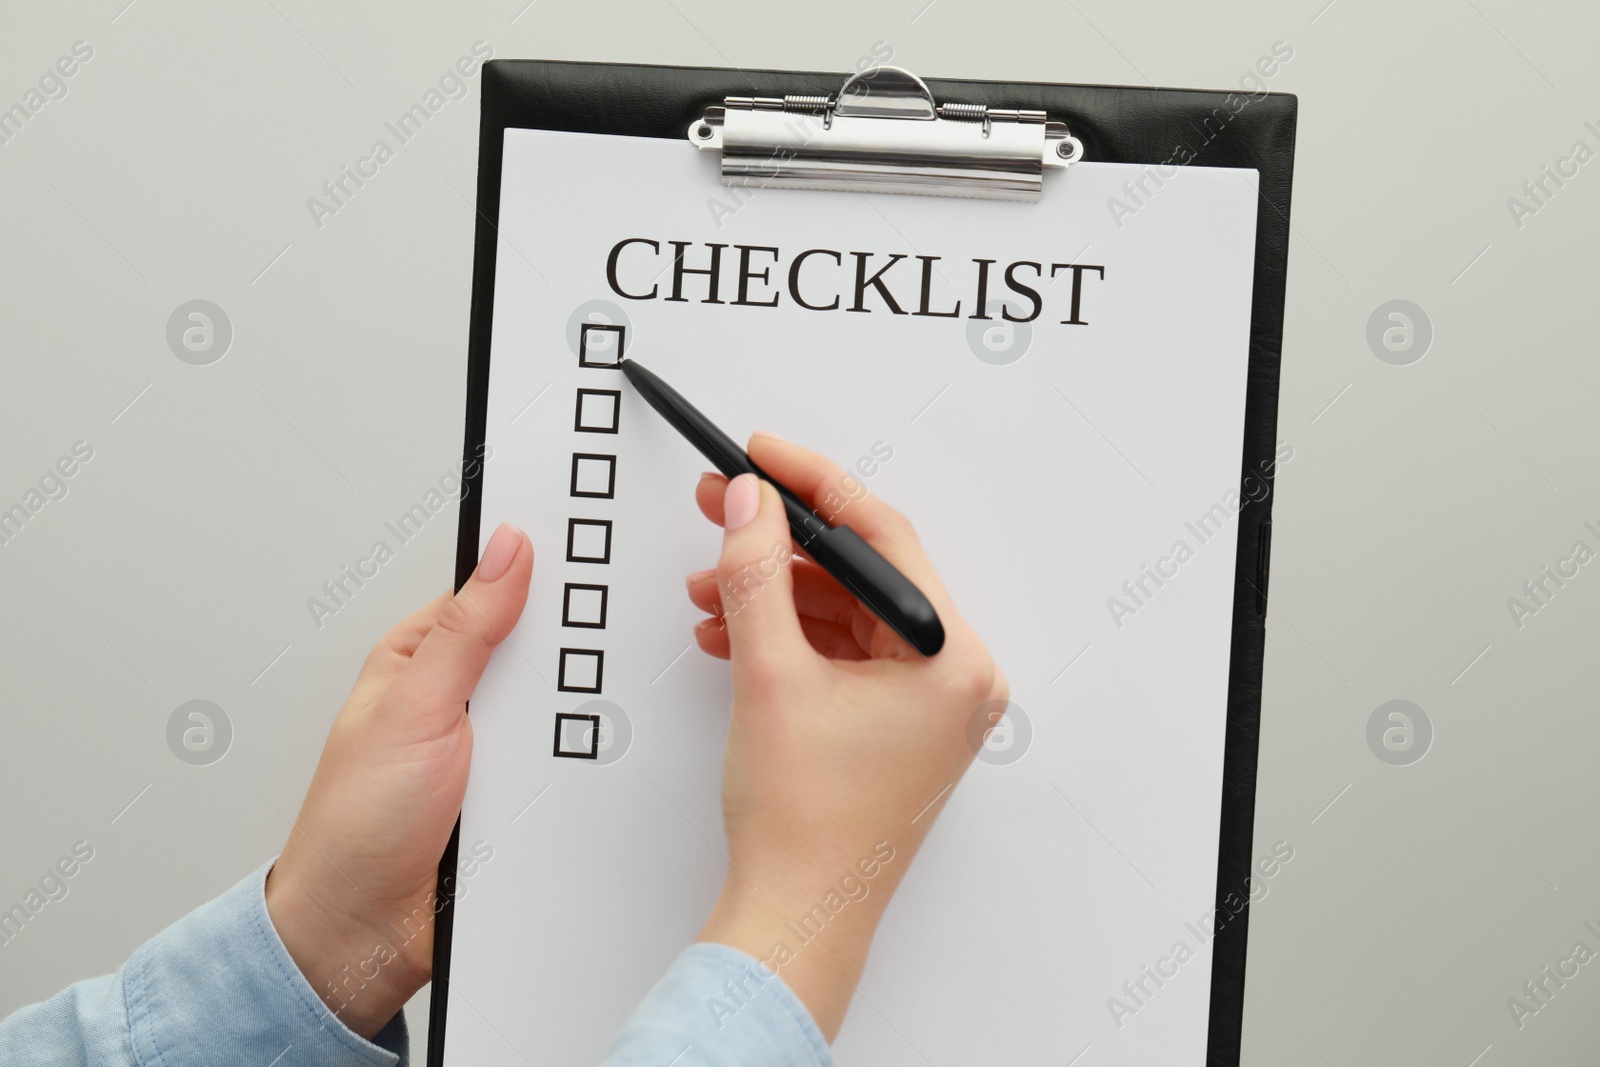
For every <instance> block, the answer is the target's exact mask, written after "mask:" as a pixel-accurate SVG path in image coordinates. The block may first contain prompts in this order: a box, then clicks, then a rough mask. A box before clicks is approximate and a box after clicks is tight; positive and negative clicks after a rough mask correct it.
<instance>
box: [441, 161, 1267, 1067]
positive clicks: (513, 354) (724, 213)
mask: <svg viewBox="0 0 1600 1067" xmlns="http://www.w3.org/2000/svg"><path fill="white" fill-rule="evenodd" d="M1152 174H1154V175H1155V177H1152V176H1151V175H1152ZM501 189H502V199H501V203H500V211H499V217H498V219H496V220H495V221H496V225H497V228H498V235H499V236H498V249H497V255H496V268H495V269H496V275H495V287H494V311H493V331H492V357H491V365H490V375H489V385H488V408H487V429H486V442H487V444H488V445H489V446H490V448H492V453H489V455H490V457H491V458H490V461H489V462H488V463H486V464H485V467H484V474H483V483H482V494H483V496H482V523H481V536H482V538H483V539H484V540H485V541H487V539H488V537H489V535H490V534H491V533H492V532H493V531H494V529H495V527H496V526H497V525H498V524H499V523H501V522H512V523H515V524H517V525H519V526H521V527H522V528H523V529H525V530H527V531H528V533H529V534H530V536H531V537H532V539H533V543H534V546H535V551H536V553H537V562H536V566H535V571H534V579H533V590H532V594H531V596H530V598H529V601H528V606H527V609H526V611H525V613H524V614H523V616H522V620H521V622H520V623H519V624H518V626H517V627H516V629H515V630H514V631H513V632H511V634H510V635H509V637H508V639H507V640H506V642H505V644H504V646H503V647H501V648H500V650H499V651H498V652H497V653H496V655H495V656H494V659H493V662H492V663H491V664H490V665H489V668H488V670H487V672H486V673H485V674H484V677H483V680H482V682H481V683H480V685H479V686H478V689H477V692H476V693H475V694H474V696H473V698H472V703H471V716H472V723H473V733H474V739H475V740H474V751H473V762H472V775H471V780H470V783H469V786H468V789H467V795H466V801H465V804H464V807H463V811H462V827H461V842H462V854H463V855H467V854H468V850H473V851H472V853H471V854H472V855H474V856H483V855H488V856H489V857H490V858H489V859H487V860H485V861H483V862H481V863H477V864H474V865H473V867H472V868H471V869H470V870H469V869H468V868H466V867H463V868H462V870H461V872H460V874H459V878H458V885H459V897H460V899H459V901H458V905H457V908H456V911H455V917H454V934H453V947H452V950H451V965H450V988H449V998H448V1006H447V1031H446V1049H445V1052H446V1062H448V1063H456V1064H474V1065H478V1064H537V1065H544V1064H552V1065H555V1064H560V1065H567V1067H570V1065H573V1064H587V1063H596V1062H598V1061H599V1060H600V1059H601V1058H602V1057H603V1055H604V1053H605V1050H606V1049H607V1047H608V1046H609V1044H610V1042H611V1041H612V1039H613V1038H614V1037H615V1036H616V1034H617V1032H618V1031H619V1029H620V1028H621V1026H622V1025H623V1023H624V1021H625V1020H626V1018H627V1016H628V1014H629V1012H630V1011H631V1010H632V1008H633V1007H634V1005H635V1004H636V1003H637V1002H638V1001H639V999H640V998H641V997H642V996H644V994H645V993H646V992H647V991H648V990H649V988H650V987H651V985H652V984H653V983H654V982H655V981H656V980H657V979H658V978H659V977H660V976H661V974H662V972H663V971H664V970H665V968H666V967H667V966H668V965H669V963H670V962H671V961H672V959H673V958H674V956H675V955H676V954H677V953H678V952H679V951H680V950H681V949H682V948H683V947H684V946H685V945H687V944H689V943H690V942H691V941H692V940H693V939H694V937H695V934H696V932H697V931H698V930H699V928H700V926H701V924H702V923H703V921H704V919H705V917H706V915H707V912H708V909H709V908H710V906H711V904H712V902H713V901H714V899H715V898H716V895H717V892H718V889H719V887H720V885H721V883H722V878H723V873H724V871H725V870H726V868H727V858H726V842H725V839H724V836H723V832H722V816H721V808H720V794H719V788H720V778H721V770H722V752H723V745H724V740H725V735H726V731H727V723H728V709H729V703H730V700H731V688H730V684H729V674H728V666H727V664H726V663H725V662H723V661H719V660H715V659H711V658H710V657H708V656H706V655H704V654H703V653H702V652H700V650H699V649H698V647H696V646H695V645H694V642H693V639H692V634H691V629H692V627H693V626H694V624H695V623H696V622H697V621H699V619H700V618H701V617H702V616H701V614H700V613H699V611H698V610H697V609H696V608H694V607H693V606H692V605H691V604H690V603H689V600H688V598H687V596H686V594H685V589H684V577H685V575H686V574H688V573H689V572H691V571H695V570H699V569H702V568H706V567H711V566H713V565H714V564H715V561H716V558H717V554H718V548H719V545H720V540H721V537H720V531H719V530H718V529H717V528H716V527H714V526H712V525H711V524H710V523H708V522H707V521H706V520H705V519H704V518H703V517H702V516H701V515H700V513H699V511H698V510H697V508H696V507H695V504H694V498H693V492H694V487H695V484H696V482H697V480H698V478H699V475H700V472H701V471H702V470H704V469H706V468H707V463H706V462H705V460H704V459H703V458H702V457H701V456H700V455H699V454H698V453H696V452H695V451H694V450H693V448H692V447H691V446H690V445H689V444H688V443H687V442H686V441H684V440H683V439H682V438H681V437H680V436H679V435H678V434H677V433H676V432H675V431H674V430H673V429H672V428H671V427H669V426H668V425H667V423H666V422H665V421H664V420H663V419H662V418H661V417H660V416H659V415H657V414H656V413H655V412H654V411H653V410H651V409H650V408H649V407H648V406H647V405H646V404H645V402H644V401H643V400H642V399H641V398H640V397H639V396H638V395H637V394H635V393H633V392H632V391H631V389H630V388H629V386H628V384H627V382H626V379H625V378H624V376H623V375H622V374H621V372H620V371H618V370H617V369H616V364H617V362H618V360H619V359H621V358H623V357H624V356H626V357H628V358H637V359H638V360H639V361H640V362H641V363H643V364H644V365H646V366H648V367H649V368H650V369H652V370H654V371H656V372H657V373H658V374H660V375H661V376H662V377H663V378H664V379H665V380H666V381H668V382H669V383H671V384H672V385H673V386H674V387H676V388H677V389H678V390H679V391H681V392H682V393H683V394H684V395H685V396H686V397H688V398H689V399H690V400H691V401H692V402H693V403H694V404H695V405H696V406H698V407H699V408H700V409H701V410H702V411H704V412H705V413H706V414H707V415H708V416H709V417H710V418H711V419H713V420H714V421H715V422H717V423H718V424H719V425H721V426H722V427H723V428H724V429H725V430H727V431H728V432H729V433H730V434H731V435H732V436H734V437H735V438H736V439H739V440H743V439H744V438H745V437H746V436H747V435H748V434H749V433H750V432H751V431H753V430H756V429H763V430H769V431H772V432H774V433H777V434H780V435H782V436H784V437H787V438H789V439H790V440H793V441H796V442H800V443H803V444H805V445H807V446H808V447H811V448H814V449H816V450H818V451H820V452H823V453H825V454H826V455H828V456H829V457H831V458H832V459H833V460H834V461H836V462H837V463H838V464H840V465H841V466H842V467H843V468H845V470H846V471H847V472H848V474H849V480H847V481H845V482H842V483H841V486H840V496H841V497H842V498H844V499H846V500H847V499H848V498H849V497H850V496H851V495H859V492H860V491H861V490H862V489H864V490H865V491H867V492H870V493H872V494H873V495H875V496H877V497H879V498H881V499H883V500H885V501H887V502H888V503H890V504H891V505H893V506H894V507H895V508H897V509H899V510H901V511H902V512H904V513H905V514H906V515H907V516H909V517H910V518H911V520H912V521H913V523H914V524H915V526H916V529H917V531H918V534H919V536H920V539H921V541H922V544H923V546H924V547H925V549H926V551H927V553H928V555H929V556H930V557H931V558H932V560H933V563H934V565H935V566H936V567H937V569H938V571H939V573H940V574H941V575H942V576H943V578H944V581H945V583H946V585H947V586H948V587H949V590H950V592H951V595H952V596H953V598H954V600H955V603H956V604H957V605H958V606H959V608H960V610H961V612H962V614H963V615H964V616H965V617H966V618H967V620H968V621H969V622H970V623H971V624H972V626H973V627H974V628H975V629H976V631H977V632H978V633H979V634H980V635H981V636H982V637H983V639H984V640H985V641H986V642H987V644H988V646H989V648H990V649H991V651H992V652H993V654H994V656H995V658H996V660H997V661H998V663H999V664H1000V665H1001V667H1002V669H1003V670H1004V671H1005V673H1006V675H1007V677H1008V679H1009V681H1010V684H1011V698H1012V703H1011V705H1010V706H1009V707H1008V708H1006V709H1005V714H1004V716H1003V717H1002V718H1001V719H1000V720H999V722H998V725H997V726H996V728H995V730H994V731H993V733H992V734H991V735H990V737H989V739H988V740H987V742H982V743H981V748H980V750H979V753H978V759H977V760H976V761H975V762H974V764H973V766H972V768H971V770H970V771H969V772H968V774H967V776H966V777H965V778H964V779H963V780H962V782H961V783H960V784H959V785H958V786H957V787H956V789H955V790H954V791H953V793H952V794H951V795H950V796H949V797H948V798H947V802H946V806H945V807H944V809H943V812H942V813H941V814H940V815H939V818H938V822H937V823H936V825H935V826H934V828H933V830H932V832H931V834H930V835H929V837H928V839H927V842H926V845H925V846H924V848H923V850H922V852H921V854H920V855H919V856H918V857H917V858H916V860H915V863H914V865H913V866H912V868H911V870H910V873H909V876H908V877H907V879H906V880H905V882H904V884H903V885H902V887H901V888H900V890H899V893H898V895H897V897H896V899H895V901H894V904H893V906H892V907H891V908H890V909H889V911H888V914H887V917H886V919H885V921H884V923H883V925H882V927H881V929H880V931H879V934H878V937H877V941H876V943H875V946H874V949H873V953H872V957H871V961H870V963H869V964H868V967H867V971H866V974H865V976H864V977H863V979H862V982H861V985H860V992H859V995H858V996H857V997H856V998H855V1001H854V1005H853V1007H852V1008H851V1010H850V1014H849V1017H848V1019H847V1020H846V1022H845V1025H844V1028H843V1030H842V1031H841V1033H840V1034H839V1037H838V1040H837V1042H836V1044H835V1055H836V1057H837V1059H838V1062H839V1063H841V1064H870V1065H872V1067H901V1065H904V1067H913V1065H917V1067H922V1065H927V1064H930V1063H931V1064H974V1063H1006V1064H1018V1065H1031V1064H1051V1063H1053V1064H1065V1063H1067V1062H1069V1061H1071V1060H1072V1059H1073V1057H1074V1056H1077V1055H1079V1054H1080V1053H1082V1052H1083V1050H1084V1049H1086V1048H1087V1049H1090V1050H1091V1051H1090V1052H1089V1053H1088V1054H1087V1055H1085V1056H1084V1059H1083V1061H1082V1062H1083V1063H1084V1064H1085V1065H1088V1064H1093V1065H1095V1067H1103V1065H1112V1064H1127V1065H1136V1064H1137V1065H1146V1064H1152V1063H1160V1064H1164V1065H1184V1064H1194V1065H1199V1064H1202V1063H1204V1061H1205V1050H1206V1036H1207V1016H1208V1010H1209V1000H1210V982H1211V946H1210V944H1209V941H1210V936H1211V930H1212V913H1213V909H1214V908H1215V907H1216V900H1217V885H1216V880H1217V841H1218V824H1219V812H1220V803H1221V800H1220V796H1221V780H1222V759H1223V747H1224V727H1225V723H1226V702H1227V683H1228V666H1229V649H1230V634H1231V629H1232V618H1233V615H1232V605H1233V595H1234V559H1235V547H1236V533H1235V532H1236V528H1237V519H1236V515H1237V512H1238V506H1239V499H1240V493H1239V491H1240V485H1239V481H1240V470H1239V467H1240V455H1241V449H1242V434H1243V427H1244V399H1245V384H1246V382H1245V378H1246V373H1245V372H1246V360H1247V352H1248V346H1249V341H1250V336H1249V326H1250V299H1251V285H1252V274H1253V257H1254V246H1255V217H1256V208H1257V200H1256V172H1255V171H1252V170H1234V169H1212V168H1202V167H1179V168H1168V169H1166V170H1161V169H1159V168H1148V167H1138V166H1131V165H1115V164H1105V163H1094V162H1085V163H1078V164H1075V165H1073V166H1072V167H1070V168H1069V169H1067V170H1066V171H1064V172H1054V173H1051V174H1049V175H1047V177H1046V180H1045V189H1044V195H1043V199H1042V201H1041V202H1039V203H1037V204H1016V203H1002V202H992V201H983V200H967V199H949V198H933V197H915V196H894V195H862V194H856V193H844V192H821V191H798V190H784V189H732V190H730V189H729V188H727V187H725V186H723V185H722V184H721V182H720V181H719V177H718V171H717V160H716V158H715V154H714V153H701V152H697V151H695V150H693V148H692V147H690V146H689V145H687V144H685V143H684V142H682V141H681V140H662V139H651V138H629V137H617V136H600V135H580V134H570V133H561V132H549V131H538V130H515V129H513V130H507V131H506V132H505V154H504V169H503V173H502V185H501ZM840 519H841V521H844V522H848V521H849V505H848V504H846V505H845V506H844V508H843V511H842V512H841V513H840ZM480 547H481V546H480ZM982 714H983V712H982V709H974V716H975V722H977V726H976V729H975V731H974V734H973V736H974V737H975V738H981V736H982V729H983V727H984V726H986V725H988V723H987V722H984V721H981V720H980V719H979V716H981V715H982ZM862 720H863V723H864V724H867V723H870V709H863V712H862ZM853 743H854V744H857V745H859V746H861V747H863V748H866V749H872V748H876V747H883V746H886V745H888V744H892V743H893V739H891V738H884V737H882V736H880V735H879V734H878V733H877V732H875V731H874V730H873V729H872V728H871V727H870V725H863V728H862V731H861V734H860V736H859V737H858V738H856V739H855V741H854V742H853ZM928 799H929V801H930V803H931V802H933V801H934V800H935V799H936V798H934V797H929V798H928ZM480 843H481V845H480ZM873 845H874V842H872V841H863V842H862V843H861V851H862V854H863V855H866V854H868V853H869V852H870V851H871V850H872V847H873ZM838 873H839V876H840V877H842V876H843V875H844V874H845V873H846V872H844V871H840V872H838ZM834 881H837V879H834ZM829 888H830V885H829V884H827V880H826V879H824V881H823V882H821V883H819V886H818V897H819V900H820V899H821V898H822V896H823V895H824V894H825V893H826V892H827V890H828V889H829ZM1240 888H1241V890H1243V888H1244V887H1240ZM796 918H797V919H798V918H800V917H799V916H796ZM816 936H818V937H826V936H827V934H826V930H825V929H824V930H822V932H820V933H818V934H817V935H816ZM1180 946H1181V947H1180ZM790 947H791V949H792V950H793V951H795V952H797V953H798V952H804V951H805V945H804V943H803V942H801V941H800V940H799V939H798V938H797V939H796V943H795V944H793V945H792V946H790ZM733 1006H734V1005H732V1004H724V1005H722V1006H721V1007H720V1009H719V1007H718V1006H717V1005H716V1004H707V1005H705V1006H704V1008H703V1010H705V1011H706V1012H707V1013H708V1014H707V1018H708V1020H710V1019H712V1018H715V1017H717V1015H718V1014H720V1015H722V1016H724V1017H725V1016H726V1015H727V1013H728V1011H729V1009H730V1008H732V1007H733ZM697 1010H700V1009H697ZM730 1025H731V1023H730ZM663 1067H665V1065H663Z"/></svg>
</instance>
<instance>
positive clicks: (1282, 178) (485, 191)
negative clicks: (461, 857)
mask: <svg viewBox="0 0 1600 1067" xmlns="http://www.w3.org/2000/svg"><path fill="white" fill-rule="evenodd" d="M845 77H846V75H844V74H838V73H835V74H828V73H818V72H793V71H776V70H733V69H722V68H714V67H666V66H645V65H636V64H613V63H574V62H559V61H555V60H526V59H514V60H505V59H500V60H491V61H490V62H488V63H486V64H484V67H483V88H482V93H483V98H482V114H481V120H480V123H479V128H478V203H477V209H478V210H477V217H476V231H475V242H474V251H473V269H472V318H471V327H470V330H469V333H468V345H467V360H468V365H467V411H466V435H465V437H466V440H465V443H464V445H463V449H462V455H463V457H464V458H465V459H466V460H467V461H469V462H467V463H466V465H465V470H467V471H471V472H473V473H471V474H470V475H469V476H466V477H464V479H463V480H464V485H465V488H464V490H463V494H462V497H461V510H460V528H459V531H458V534H457V543H456V588H457V589H459V588H460V587H461V586H462V585H463V584H465V582H466V581H467V579H468V578H469V577H471V575H472V571H473V568H474V567H476V566H477V562H478V540H479V523H480V518H481V511H482V496H481V489H482V485H481V482H482V466H481V465H480V464H477V463H474V462H470V461H472V460H473V459H474V458H475V457H476V456H477V455H478V454H479V449H480V448H481V447H482V445H483V443H484V437H485V428H486V422H487V407H488V395H489V341H490V334H491V327H492V321H491V320H492V315H493V308H494V283H495V250H496V241H497V230H496V220H497V219H498V217H499V210H500V172H501V157H502V152H503V144H504V131H505V130H507V129H539V130H561V131H567V132H572V133H603V134H615V135H621V136H630V137H660V138H671V139H683V138H684V136H685V131H686V130H688V129H690V128H691V127H692V125H693V124H694V123H696V122H697V121H699V120H700V119H701V118H702V116H703V115H704V113H705V109H706V108H707V107H708V106H711V105H715V104H717V103H719V102H721V101H723V100H724V99H725V98H727V97H739V96H769V97H782V96H786V95H795V96H810V97H822V96H827V95H829V94H833V93H835V92H837V91H838V89H839V86H840V84H841V82H843V81H844V79H845ZM927 86H928V88H929V89H931V90H932V92H933V94H934V95H935V96H936V97H937V98H940V99H956V100H964V101H982V102H983V103H985V104H987V105H988V106H989V107H990V108H1003V109H1018V110H1029V111H1044V112H1046V113H1048V114H1049V116H1050V117H1051V118H1052V119H1057V120H1061V121H1064V122H1066V123H1067V125H1068V126H1069V128H1070V129H1071V131H1072V134H1073V136H1074V137H1076V138H1077V139H1078V141H1080V142H1081V145H1082V149H1081V154H1080V158H1085V159H1090V160H1095V161H1099V162H1107V163H1134V164H1139V163H1143V164H1149V165H1152V166H1158V165H1198V166H1209V167H1240V168H1254V169H1255V170H1257V171H1258V172H1259V176H1260V177H1259V181H1260V184H1259V198H1258V201H1259V202H1258V207H1257V214H1256V249H1255V279H1254V284H1253V287H1252V303H1251V323H1250V353H1249V366H1248V372H1247V374H1248V378H1247V386H1246V395H1245V426H1244V448H1243V454H1242V455H1241V457H1240V472H1241V474H1240V478H1241V485H1242V484H1243V483H1244V478H1245V477H1247V476H1248V477H1250V478H1254V479H1256V480H1258V481H1262V482H1264V483H1265V484H1266V486H1267V491H1266V492H1265V493H1264V494H1263V495H1262V496H1261V498H1260V500H1259V501H1250V500H1248V498H1247V501H1246V502H1245V503H1244V505H1243V506H1242V507H1241V509H1240V511H1239V514H1238V522H1239V531H1238V545H1237V559H1236V560H1235V579H1234V596H1233V634H1232V641H1231V652H1230V656H1229V670H1228V721H1227V731H1226V739H1225V749H1224V754H1223V770H1222V804H1221V813H1220V817H1221V829H1220V834H1219V838H1218V849H1217V883H1216V884H1217V889H1216V909H1217V927H1216V931H1215V935H1214V938H1213V941H1212V945H1213V948H1212V971H1211V1010H1210V1021H1209V1033H1208V1037H1207V1057H1206V1062H1207V1063H1208V1064H1211V1065H1214V1067H1233V1065H1237V1064H1238V1062H1239V1044H1240V1028H1241V1025H1242V1021H1243V1015H1244V991H1245V946H1246V937H1247V933H1248V928H1249V884H1250V877H1251V854H1252V836H1253V830H1254V821H1255V794H1256V756H1257V748H1258V744H1259V739H1260V725H1261V673H1262V662H1263V654H1264V650H1265V641H1266V625H1265V624H1266V610H1267V578H1268V571H1269V562H1270V555H1271V544H1272V494H1271V485H1272V478H1273V474H1272V471H1273V457H1274V452H1275V446H1276V440H1277V424H1278V379H1279V372H1280V361H1281V355H1282V349H1283V308H1284V285H1285V278H1286V273H1287V268H1288V258H1289V232H1290V231H1289V197H1290V189H1291V184H1292V179H1293V169H1294V141H1295V125H1296V116H1297V110H1298V101H1297V99H1296V98H1295V97H1294V96H1293V95H1291V94H1286V93H1264V94H1247V93H1244V92H1242V91H1228V90H1217V91H1212V90H1197V89H1158V88H1137V87H1125V86H1110V85H1063V84H1024V83H1018V82H995V81H976V80H966V79H959V80H953V79H938V78H930V79H927ZM1185 149H1186V150H1187V151H1185ZM687 150H688V146H687V145H686V146H685V151H687ZM459 839H460V821H459V819H458V820H457V823H456V829H455V831H454V832H453V833H452V834H451V836H450V842H449V844H448V846H447V847H446V849H445V853H444V857H443V859H442V860H441V861H440V864H439V888H438V895H439V903H438V906H437V909H436V919H435V924H436V925H435V929H434V942H433V989H432V997H431V1002H430V1008H431V1012H430V1024H429V1029H428V1059H427V1063H428V1067H444V1039H445V1032H444V1031H445V1020H446V1006H447V1004H448V1001H449V996H450V983H449V978H450V945H451V930H452V925H453V920H454V903H455V901H454V888H455V878H456V861H457V849H458V845H459Z"/></svg>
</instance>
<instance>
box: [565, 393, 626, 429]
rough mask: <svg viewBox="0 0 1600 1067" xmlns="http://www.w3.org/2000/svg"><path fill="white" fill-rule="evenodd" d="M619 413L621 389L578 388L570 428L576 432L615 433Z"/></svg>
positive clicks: (620, 411)
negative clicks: (576, 405)
mask: <svg viewBox="0 0 1600 1067" xmlns="http://www.w3.org/2000/svg"><path fill="white" fill-rule="evenodd" d="M621 413H622V391H621V390H619V389H579V390H578V411H577V414H576V416H574V418H573V423H572V428H573V429H574V430H576V431H577V432H578V433H616V432H617V420H618V419H619V418H620V416H621Z"/></svg>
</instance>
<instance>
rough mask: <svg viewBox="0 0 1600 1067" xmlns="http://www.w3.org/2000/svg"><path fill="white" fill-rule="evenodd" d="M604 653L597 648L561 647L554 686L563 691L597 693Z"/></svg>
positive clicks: (603, 667) (602, 668)
mask: <svg viewBox="0 0 1600 1067" xmlns="http://www.w3.org/2000/svg"><path fill="white" fill-rule="evenodd" d="M605 663H606V654H605V653H604V652H602V651H601V650H600V649H598V648H563V649H562V650H561V661H560V665H559V666H558V668H557V670H556V688H557V689H559V690H560V691H561V692H563V693H598V692H600V676H601V674H602V673H603V672H604V669H605Z"/></svg>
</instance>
